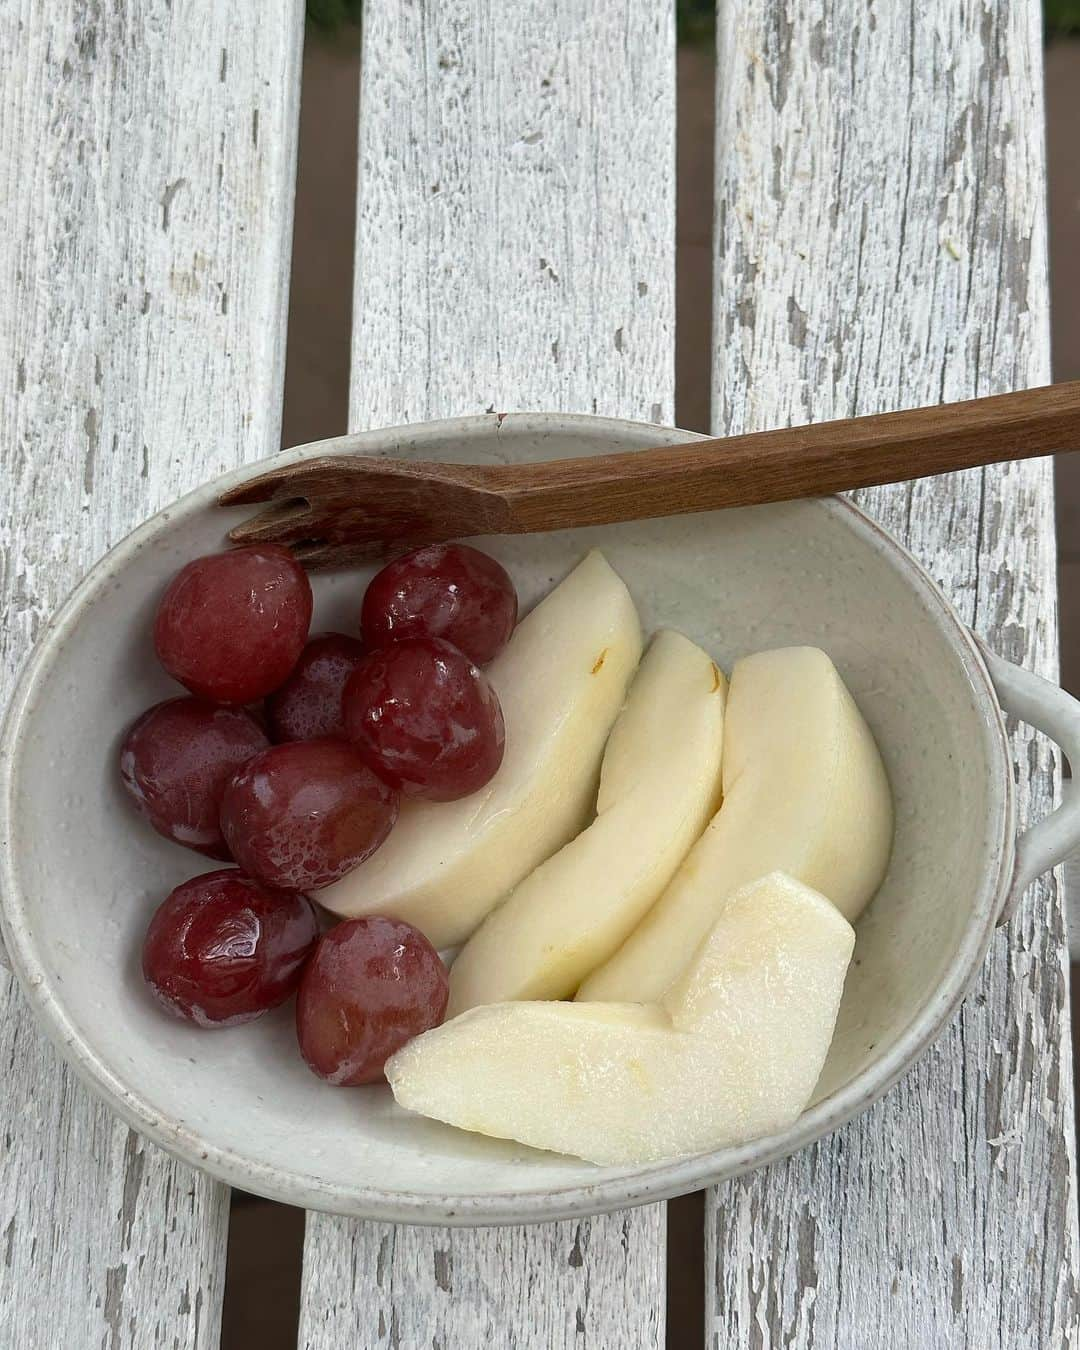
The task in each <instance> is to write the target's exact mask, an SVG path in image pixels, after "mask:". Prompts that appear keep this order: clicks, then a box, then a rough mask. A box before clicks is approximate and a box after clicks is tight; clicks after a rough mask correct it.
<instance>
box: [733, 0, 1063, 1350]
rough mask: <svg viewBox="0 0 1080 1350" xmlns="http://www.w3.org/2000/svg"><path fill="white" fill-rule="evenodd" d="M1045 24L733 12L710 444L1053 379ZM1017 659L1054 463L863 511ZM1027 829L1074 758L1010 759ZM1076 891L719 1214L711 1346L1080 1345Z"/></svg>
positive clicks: (1027, 741) (910, 489) (1031, 6)
mask: <svg viewBox="0 0 1080 1350" xmlns="http://www.w3.org/2000/svg"><path fill="white" fill-rule="evenodd" d="M1041 41H1042V36H1041V19H1040V11H1039V6H1038V5H1037V4H1035V3H1034V0H1031V2H1030V3H1026V4H1010V5H993V4H989V3H985V2H984V0H927V2H924V0H920V3H915V0H908V3H902V4H895V5H886V4H870V5H867V4H864V3H861V2H859V3H856V0H808V3H806V4H804V5H799V6H794V7H793V6H783V5H780V6H774V5H766V4H751V5H744V4H737V3H734V0H729V2H728V3H726V4H722V6H721V11H720V24H719V45H718V51H719V69H718V105H717V107H718V119H717V163H718V178H717V236H716V268H717V272H716V307H715V313H716V326H715V360H714V404H713V413H714V427H715V429H716V431H717V432H725V431H742V430H750V429H753V428H757V427H763V426H770V425H778V424H782V423H783V422H785V421H788V420H790V421H792V422H800V421H807V420H810V419H811V418H813V419H822V418H827V417H837V416H844V415H849V414H852V413H870V412H874V411H877V410H879V409H884V408H888V407H894V406H911V405H915V404H918V403H923V402H929V401H932V400H934V399H942V400H950V399H958V398H963V397H966V396H970V395H975V394H984V393H994V392H997V391H1000V390H1006V389H1011V388H1014V387H1019V386H1025V385H1031V384H1041V383H1044V382H1045V381H1046V380H1047V378H1048V376H1049V352H1048V331H1047V283H1046V240H1045V231H1044V170H1043V135H1042V82H1041ZM859 500H860V501H861V502H862V504H863V505H864V506H866V507H867V508H868V509H869V510H870V511H871V513H872V514H873V515H874V516H875V517H876V518H877V519H878V520H880V521H882V522H883V523H884V524H885V525H886V526H887V527H888V528H890V529H891V530H892V531H893V532H894V533H896V534H897V535H898V536H899V537H900V538H901V539H902V540H904V541H905V542H906V543H907V544H908V545H909V547H910V548H911V549H912V550H913V551H914V552H915V554H916V556H918V557H919V558H920V559H921V560H922V561H923V562H924V563H925V564H926V565H927V566H928V568H929V570H930V571H931V573H932V574H933V575H934V576H935V577H936V578H937V580H938V581H939V582H940V583H941V584H942V586H943V587H944V589H945V591H946V593H947V594H948V595H949V596H950V598H951V599H952V600H953V601H954V603H955V604H956V605H957V606H958V608H959V610H960V613H961V614H962V615H963V617H964V618H965V619H966V620H967V621H968V622H970V623H971V624H972V625H973V627H974V628H975V630H976V631H977V632H978V633H980V634H982V635H984V636H985V637H986V638H987V639H988V640H989V641H990V643H991V645H992V646H993V647H995V648H996V649H997V650H998V651H999V652H1001V654H1002V655H1004V656H1006V657H1008V658H1009V659H1011V660H1014V661H1020V662H1023V663H1025V664H1027V665H1029V666H1031V667H1033V668H1034V669H1037V670H1039V671H1041V672H1042V673H1043V674H1046V675H1050V676H1053V675H1054V673H1055V671H1056V661H1057V656H1056V637H1057V630H1056V600H1055V570H1054V523H1053V510H1052V486H1051V473H1050V465H1049V463H1047V462H1046V461H1033V462H1030V463H1024V464H1016V465H1007V466H1001V467H998V468H993V469H987V470H974V471H971V472H969V473H967V474H964V475H961V476H957V477H955V478H952V479H947V480H941V481H928V482H921V483H916V484H913V485H909V486H903V487H895V488H887V489H876V490H872V491H867V492H864V493H862V494H860V498H859ZM1013 744H1014V749H1015V753H1016V757H1017V763H1018V765H1019V766H1020V767H1019V772H1018V783H1019V809H1020V815H1021V819H1025V818H1030V817H1031V816H1032V815H1037V814H1039V813H1041V812H1043V811H1045V810H1046V808H1047V806H1048V805H1049V803H1050V800H1051V797H1052V795H1053V791H1054V777H1055V765H1054V757H1053V756H1052V754H1051V753H1050V752H1049V750H1048V748H1047V747H1046V745H1045V743H1042V742H1038V741H1035V740H1033V739H1032V738H1031V737H1030V736H1029V735H1028V734H1027V733H1026V732H1025V733H1022V734H1019V735H1017V736H1016V737H1015V738H1014V742H1013ZM1066 993H1067V969H1066V946H1065V934H1064V931H1063V925H1062V910H1061V902H1060V896H1059V891H1058V886H1057V884H1056V883H1055V882H1054V881H1051V880H1047V881H1044V882H1041V883H1040V884H1039V885H1038V886H1036V887H1034V888H1033V890H1032V892H1031V893H1030V894H1029V895H1028V897H1027V898H1026V900H1025V902H1024V903H1023V905H1022V906H1021V909H1020V911H1019V913H1018V914H1017V916H1016V918H1015V919H1014V920H1013V922H1012V924H1011V925H1010V927H1009V929H1008V931H1007V932H1003V933H1001V934H999V936H998V937H997V938H996V939H995V941H994V944H993V947H992V951H991V954H990V957H989V960H988V962H987V966H986V969H985V972H984V974H983V976H982V978H981V979H980V981H979V983H978V985H977V986H976V988H975V990H974V991H973V992H972V994H971V995H970V996H969V998H968V1000H967V1002H966V1003H965V1005H964V1008H963V1011H962V1012H961V1014H960V1015H959V1017H958V1018H957V1019H956V1021H955V1022H954V1024H953V1026H952V1027H951V1029H950V1031H949V1032H948V1033H947V1034H946V1035H945V1036H944V1037H943V1039H942V1040H941V1042H940V1043H939V1045H938V1046H937V1047H936V1048H935V1049H934V1050H933V1051H932V1052H931V1054H929V1055H928V1056H927V1057H926V1059H925V1060H924V1061H923V1062H922V1063H921V1064H920V1065H919V1067H918V1068H917V1069H916V1070H915V1071H914V1072H913V1073H912V1074H911V1075H909V1076H908V1077H907V1078H906V1079H905V1080H904V1081H903V1083H902V1084H901V1085H900V1086H899V1087H898V1088H897V1089H896V1090H894V1091H893V1092H892V1093H891V1094H889V1096H888V1097H887V1098H886V1099H885V1100H884V1101H882V1102H881V1103H879V1104H878V1105H877V1106H876V1107H875V1108H874V1109H873V1110H871V1111H870V1112H869V1113H867V1114H866V1115H865V1116H863V1117H862V1119H861V1120H859V1121H857V1122H855V1123H853V1124H852V1125H851V1126H849V1127H848V1128H847V1129H845V1130H843V1131H841V1132H840V1133H839V1134H838V1135H836V1136H835V1137H833V1138H832V1139H829V1140H826V1141H824V1142H823V1143H822V1144H820V1145H819V1146H817V1147H815V1148H813V1149H810V1150H808V1151H806V1152H804V1153H803V1154H801V1155H799V1156H798V1157H796V1158H794V1159H791V1160H790V1161H788V1162H787V1163H784V1164H781V1165H779V1166H777V1167H774V1168H771V1169H770V1170H769V1171H768V1172H766V1173H763V1174H759V1175H756V1176H751V1177H748V1178H746V1179H743V1180H741V1181H738V1182H736V1183H734V1184H731V1185H728V1186H724V1187H721V1188H719V1189H717V1190H714V1191H712V1192H710V1194H709V1198H708V1212H707V1225H706V1232H707V1239H708V1258H707V1284H708V1286H709V1287H710V1289H711V1292H712V1295H713V1302H712V1305H711V1307H709V1308H708V1309H707V1319H708V1321H707V1325H708V1332H709V1339H710V1343H711V1344H712V1345H714V1346H716V1347H717V1348H718V1350H721V1348H722V1350H727V1347H729V1346H742V1345H754V1346H760V1347H780V1346H783V1347H785V1348H787V1347H801V1348H802V1350H810V1347H825V1346H828V1347H830V1350H833V1347H836V1348H837V1350H840V1348H842V1347H851V1350H863V1347H866V1346H869V1345H888V1346H889V1347H890V1350H923V1348H924V1347H934V1350H938V1347H944V1346H950V1347H958V1350H959V1348H960V1347H964V1350H970V1348H973V1347H980V1348H981V1347H990V1346H993V1347H1002V1348H1007V1350H1020V1348H1021V1347H1023V1348H1025V1350H1026V1347H1034V1346H1040V1347H1042V1346H1046V1347H1050V1346H1054V1347H1057V1346H1061V1345H1065V1344H1070V1345H1071V1344H1075V1343H1076V1341H1077V1339H1078V1335H1080V1333H1078V1300H1077V1288H1076V1274H1077V1235H1076V1194H1075V1171H1074V1162H1075V1160H1074V1143H1073V1132H1072V1109H1073V1090H1072V1080H1071V1072H1070V1046H1069V1022H1068V1007H1067V997H1066Z"/></svg>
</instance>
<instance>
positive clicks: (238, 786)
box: [221, 737, 398, 891]
mask: <svg viewBox="0 0 1080 1350" xmlns="http://www.w3.org/2000/svg"><path fill="white" fill-rule="evenodd" d="M397 811H398V797H397V793H396V792H395V791H394V790H393V788H391V787H389V786H388V785H387V784H386V783H384V782H383V781H382V779H381V778H379V777H377V776H376V775H375V774H374V773H372V771H371V769H370V768H369V767H368V766H367V764H366V763H365V762H364V760H363V758H362V757H361V756H360V754H359V753H358V752H357V751H356V750H355V749H354V748H353V747H352V746H351V745H349V744H347V743H346V742H345V741H335V740H331V739H330V738H329V737H325V738H324V739H322V740H318V741H287V742H286V743H285V744H284V745H272V746H271V747H270V749H269V750H264V751H263V752H262V754H261V755H257V756H256V757H255V758H254V759H252V760H249V761H248V763H247V764H246V765H245V766H244V767H243V768H242V769H241V770H240V772H239V773H237V774H236V775H235V776H234V777H233V778H232V780H231V781H230V782H229V784H228V786H227V787H226V789H225V795H224V797H223V798H222V802H221V828H222V831H223V832H224V835H225V839H226V842H227V843H228V845H229V847H230V848H231V849H232V852H233V857H234V858H235V859H236V861H237V862H238V863H239V864H240V866H241V867H243V868H244V869H245V870H246V871H248V872H250V873H251V874H252V876H255V877H258V878H259V880H260V881H264V882H265V883H266V884H267V885H268V886H281V887H283V888H284V889H286V890H300V891H313V890H317V889H318V888H319V887H320V886H329V885H330V883H331V882H332V881H337V880H338V879H339V878H340V877H343V876H344V875H345V873H346V872H351V871H352V869H353V868H354V867H356V866H357V864H359V863H362V862H363V861H364V859H365V858H367V857H369V856H370V855H371V854H372V853H374V852H375V850H376V849H377V848H378V847H379V845H380V844H381V843H382V841H383V840H384V839H385V838H386V836H387V835H388V834H389V833H390V828H391V826H392V825H393V823H394V821H395V820H396V819H397Z"/></svg>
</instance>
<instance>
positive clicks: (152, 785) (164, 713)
mask: <svg viewBox="0 0 1080 1350" xmlns="http://www.w3.org/2000/svg"><path fill="white" fill-rule="evenodd" d="M269 744H270V742H269V741H268V740H267V738H266V733H265V732H264V731H263V729H262V727H261V726H259V724H258V722H256V720H255V719H254V717H252V716H251V714H250V713H247V712H245V711H244V710H243V708H220V707H217V706H215V705H214V704H213V703H207V702H205V701H204V700H203V699H199V698H171V699H169V700H168V701H167V702H165V703H159V704H157V705H156V707H153V708H150V709H149V710H148V711H147V712H144V713H143V715H142V716H141V717H140V718H139V719H138V721H136V722H135V723H134V724H133V725H132V727H131V729H130V731H129V732H128V734H127V735H126V736H125V737H124V742H123V744H122V745H121V747H120V777H121V780H122V781H123V784H124V787H125V788H126V789H127V791H128V792H129V794H130V795H131V798H132V800H133V801H134V802H135V805H136V807H137V808H138V810H139V812H140V813H141V814H142V815H143V816H144V817H145V818H146V819H147V820H148V821H149V822H150V824H151V825H152V826H153V827H154V829H155V830H157V832H158V833H159V834H163V835H164V836H165V838H166V839H172V840H173V841H174V842H175V843H177V844H183V845H184V846H185V847H187V848H193V849H195V850H196V851H197V852H199V853H205V854H207V855H209V857H211V858H228V857H229V850H228V847H227V846H226V844H225V837H224V835H223V834H222V833H221V822H220V819H219V816H220V812H221V798H222V794H223V793H224V791H225V784H226V783H227V782H228V781H229V779H230V778H231V777H232V775H233V774H234V773H235V772H236V770H237V769H238V768H240V766H241V765H242V764H246V763H247V761H248V760H249V759H251V757H252V756H253V755H257V754H258V753H259V751H260V750H265V749H266V747H267V746H268V745H269Z"/></svg>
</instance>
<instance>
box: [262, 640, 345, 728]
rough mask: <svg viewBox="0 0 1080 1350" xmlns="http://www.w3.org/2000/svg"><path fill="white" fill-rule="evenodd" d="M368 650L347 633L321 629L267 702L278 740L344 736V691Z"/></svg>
mask: <svg viewBox="0 0 1080 1350" xmlns="http://www.w3.org/2000/svg"><path fill="white" fill-rule="evenodd" d="M363 654H364V647H363V644H362V643H361V642H359V641H357V639H356V638H351V637H346V636H345V634H344V633H321V634H320V635H319V636H318V637H313V638H312V639H311V641H310V642H309V643H308V645H307V646H306V647H305V648H304V650H303V652H302V653H301V655H300V660H299V661H297V663H296V667H295V669H294V670H293V673H292V674H291V675H290V676H289V678H288V679H287V680H286V681H285V683H284V684H283V685H282V686H281V688H280V689H279V690H278V691H277V692H276V693H274V694H271V695H270V697H269V699H268V700H267V704H266V713H267V717H268V718H269V721H270V732H271V734H272V735H273V737H274V740H275V741H313V740H315V739H316V737H318V736H343V735H344V734H345V723H344V721H343V719H342V716H341V694H342V691H343V690H344V688H345V682H346V680H348V678H349V676H350V675H351V674H352V673H353V671H354V670H355V669H356V664H357V662H358V661H359V660H360V658H361V656H363Z"/></svg>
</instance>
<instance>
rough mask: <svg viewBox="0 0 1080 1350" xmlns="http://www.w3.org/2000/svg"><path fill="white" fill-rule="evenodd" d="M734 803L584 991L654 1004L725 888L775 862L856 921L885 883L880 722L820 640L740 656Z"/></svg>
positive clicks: (731, 776) (727, 773)
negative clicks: (869, 720) (871, 722)
mask: <svg viewBox="0 0 1080 1350" xmlns="http://www.w3.org/2000/svg"><path fill="white" fill-rule="evenodd" d="M723 777H724V801H723V805H722V806H721V807H720V810H719V812H718V813H717V815H716V816H715V818H714V819H713V821H712V822H711V823H710V825H709V827H708V829H707V830H706V831H705V833H704V834H703V835H702V837H701V839H700V840H699V841H698V843H697V844H696V845H695V846H694V847H693V848H692V849H691V850H690V853H689V854H688V855H687V858H686V860H685V862H684V863H683V865H682V866H681V867H680V868H679V870H678V872H676V874H675V877H674V879H673V880H672V883H671V885H670V886H669V887H668V888H667V890H666V891H665V892H664V894H663V895H662V896H661V897H660V899H659V900H658V901H657V903H656V904H655V905H654V906H653V908H652V909H651V910H650V911H649V913H648V914H647V915H646V916H645V918H644V919H643V920H642V922H641V924H639V926H638V927H637V928H636V929H635V930H634V932H633V933H631V935H630V937H629V938H628V939H627V940H626V942H625V943H623V945H622V947H620V948H619V950H618V951H617V952H616V953H615V955H614V956H613V957H612V958H611V960H610V961H608V962H607V963H606V964H605V965H603V966H601V967H600V968H599V969H598V970H596V971H594V972H593V974H592V975H590V976H589V978H588V979H587V980H586V981H585V982H584V984H583V985H582V987H581V988H580V990H579V991H578V995H577V996H578V998H580V999H617V1000H621V999H627V1000H633V1001H635V1002H642V1003H651V1002H655V1001H656V1000H657V999H658V998H659V997H660V995H661V994H662V993H663V992H664V990H665V989H666V988H667V986H668V985H669V984H670V983H671V981H672V980H673V979H674V978H675V977H676V976H677V975H678V974H679V972H680V971H681V970H682V969H683V967H684V966H685V965H686V963H687V962H688V961H689V960H690V957H691V956H692V955H693V953H694V950H695V948H696V947H697V945H698V943H699V942H700V941H701V939H702V938H703V937H704V936H705V934H706V933H707V932H708V931H709V929H710V927H711V926H712V923H713V919H714V918H715V916H716V914H717V911H718V909H719V906H720V904H721V903H722V902H723V900H724V897H725V896H727V895H729V894H730V893H731V892H732V891H733V890H735V889H736V888H737V887H739V886H743V885H745V884H746V883H747V882H748V881H752V880H754V878H755V877H760V876H764V875H765V874H766V873H767V872H772V871H774V870H776V869H779V870H780V871H783V872H787V873H788V874H789V875H790V876H793V877H796V878H797V879H798V880H799V881H803V882H805V883H806V885H807V886H812V887H814V888H815V889H816V890H819V891H821V892H822V893H823V894H825V895H827V896H828V897H829V899H830V900H831V901H832V902H833V904H835V905H836V906H837V908H838V909H839V910H840V912H841V913H842V914H843V915H844V917H845V918H847V919H850V920H851V921H852V922H854V920H855V919H856V918H857V917H858V915H859V914H860V913H861V911H862V909H863V907H864V906H865V905H866V904H867V902H868V901H869V900H870V897H871V896H872V895H873V894H874V892H875V891H876V890H877V888H878V886H879V885H880V884H881V879H882V877H883V876H884V875H885V869H886V867H887V866H888V862H889V850H890V847H891V844H892V830H893V812H892V797H891V795H890V792H889V783H888V779H887V778H886V776H885V769H884V766H883V765H882V763H881V756H880V754H879V753H878V748H877V746H876V744H875V743H874V738H873V736H872V734H871V732H870V729H869V727H868V726H867V725H866V723H865V721H864V720H863V717H862V714H861V713H860V712H859V709H858V708H857V707H856V705H855V700H854V699H853V698H852V697H851V695H850V694H849V693H848V691H847V688H846V687H845V685H844V682H843V681H842V680H841V678H840V676H839V674H838V673H837V670H836V667H835V666H834V665H833V663H832V662H831V661H830V660H829V658H828V657H827V656H826V655H825V653H824V652H822V651H818V649H817V648H816V647H785V648H781V649H779V650H777V651H771V652H759V653H758V654H757V655H755V656H748V657H746V658H744V659H743V660H742V661H738V662H737V663H736V665H735V668H734V670H733V671H732V672H731V689H730V693H729V696H728V706H727V721H726V726H725V730H724V768H723Z"/></svg>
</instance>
